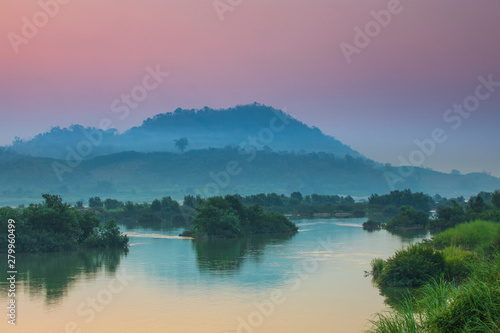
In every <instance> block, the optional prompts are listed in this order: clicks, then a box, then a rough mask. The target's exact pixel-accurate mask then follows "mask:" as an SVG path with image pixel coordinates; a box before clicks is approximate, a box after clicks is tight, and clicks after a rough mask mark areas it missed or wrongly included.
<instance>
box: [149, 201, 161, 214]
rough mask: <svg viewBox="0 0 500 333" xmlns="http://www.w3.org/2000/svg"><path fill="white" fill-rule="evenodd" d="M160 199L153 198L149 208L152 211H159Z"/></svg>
mask: <svg viewBox="0 0 500 333" xmlns="http://www.w3.org/2000/svg"><path fill="white" fill-rule="evenodd" d="M161 206H162V205H161V201H160V200H158V199H155V200H153V202H152V203H151V210H152V211H153V212H159V211H160V210H161Z"/></svg>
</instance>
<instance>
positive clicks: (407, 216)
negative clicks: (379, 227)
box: [386, 206, 429, 230]
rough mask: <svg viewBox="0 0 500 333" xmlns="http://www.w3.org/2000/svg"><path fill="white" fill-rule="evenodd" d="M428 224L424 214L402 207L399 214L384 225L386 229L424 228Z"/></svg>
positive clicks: (409, 207) (410, 207) (411, 208)
mask: <svg viewBox="0 0 500 333" xmlns="http://www.w3.org/2000/svg"><path fill="white" fill-rule="evenodd" d="M428 223H429V217H428V216H427V214H426V213H424V212H422V211H419V210H415V209H413V207H412V206H403V207H401V208H400V209H399V214H398V215H396V216H395V217H394V218H392V219H391V220H390V221H389V222H387V224H386V229H387V230H391V229H400V228H401V229H405V228H425V227H426V226H427V224H428Z"/></svg>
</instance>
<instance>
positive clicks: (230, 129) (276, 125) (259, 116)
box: [9, 103, 362, 159]
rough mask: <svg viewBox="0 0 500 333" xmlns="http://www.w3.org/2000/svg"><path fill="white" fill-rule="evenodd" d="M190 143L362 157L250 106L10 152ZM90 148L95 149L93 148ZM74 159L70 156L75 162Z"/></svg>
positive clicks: (76, 128)
mask: <svg viewBox="0 0 500 333" xmlns="http://www.w3.org/2000/svg"><path fill="white" fill-rule="evenodd" d="M183 137H185V138H187V140H188V143H189V145H188V147H187V149H188V150H189V149H206V148H223V147H226V146H231V147H240V148H244V149H258V150H261V149H264V148H265V147H267V148H270V149H272V150H274V151H289V152H327V153H331V154H335V155H337V156H342V157H343V156H345V155H351V156H353V157H362V155H361V154H360V153H358V152H356V151H354V150H352V149H351V148H350V147H349V146H346V145H344V144H343V143H341V142H340V141H338V140H336V139H335V138H333V137H331V136H327V135H325V134H323V133H322V132H321V131H320V130H319V129H318V128H315V127H309V126H307V125H306V124H304V123H302V122H300V121H298V120H296V119H294V118H293V117H291V116H290V115H287V114H286V113H284V112H282V111H279V110H276V109H274V108H272V107H268V106H264V105H260V104H257V103H255V104H251V105H244V106H236V107H234V108H230V109H225V110H213V109H210V108H208V107H205V108H204V109H202V110H182V109H177V110H175V111H174V112H171V113H163V114H158V115H156V116H154V117H153V118H149V119H147V120H145V121H144V122H143V124H142V125H141V126H138V127H133V128H131V129H129V130H128V131H126V132H124V133H122V134H119V133H117V131H116V130H114V129H108V130H106V131H103V130H101V129H95V128H84V127H82V126H80V125H73V126H71V127H70V128H64V129H61V128H59V127H55V128H52V130H51V131H50V132H47V133H43V134H39V135H37V136H35V137H34V138H32V139H30V140H19V139H18V140H16V141H15V142H14V143H13V144H12V146H10V147H9V148H10V150H11V151H12V152H14V153H18V154H23V155H28V156H32V157H51V158H59V159H63V158H66V157H68V155H74V154H75V152H77V153H78V152H80V153H79V156H81V157H84V158H90V157H96V156H101V155H107V154H112V153H119V152H124V151H137V152H174V151H178V150H177V148H176V146H175V143H174V140H177V139H179V138H183ZM89 143H90V144H89ZM70 157H71V156H70Z"/></svg>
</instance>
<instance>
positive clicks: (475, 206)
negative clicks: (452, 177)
mask: <svg viewBox="0 0 500 333" xmlns="http://www.w3.org/2000/svg"><path fill="white" fill-rule="evenodd" d="M485 208H486V204H485V203H484V200H483V198H482V197H481V195H480V194H478V195H477V196H475V197H471V198H470V199H469V202H468V203H467V210H471V211H473V212H474V213H481V212H482V211H483V209H485Z"/></svg>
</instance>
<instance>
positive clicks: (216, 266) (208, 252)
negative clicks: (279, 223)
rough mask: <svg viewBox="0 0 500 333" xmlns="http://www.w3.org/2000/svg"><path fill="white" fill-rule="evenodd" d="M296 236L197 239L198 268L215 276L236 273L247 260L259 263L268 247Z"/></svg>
mask: <svg viewBox="0 0 500 333" xmlns="http://www.w3.org/2000/svg"><path fill="white" fill-rule="evenodd" d="M292 237H294V235H273V236H260V237H247V238H238V239H195V240H193V241H192V245H193V248H194V250H195V252H196V259H197V262H198V268H199V270H200V271H202V272H209V273H213V274H219V273H226V274H227V273H229V274H231V273H236V272H237V271H238V270H239V269H240V268H241V266H242V264H243V262H244V261H245V260H249V259H253V260H254V261H259V259H260V257H261V256H262V255H263V254H264V251H265V248H266V247H267V246H268V245H282V244H285V243H286V242H288V241H289V240H290V239H291V238H292Z"/></svg>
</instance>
